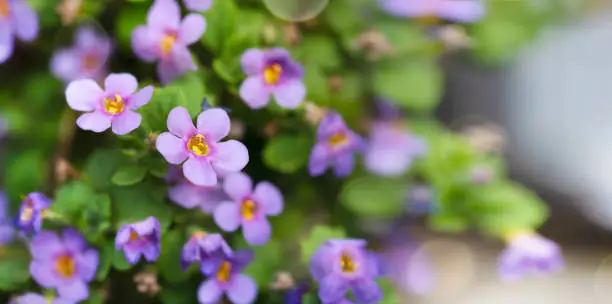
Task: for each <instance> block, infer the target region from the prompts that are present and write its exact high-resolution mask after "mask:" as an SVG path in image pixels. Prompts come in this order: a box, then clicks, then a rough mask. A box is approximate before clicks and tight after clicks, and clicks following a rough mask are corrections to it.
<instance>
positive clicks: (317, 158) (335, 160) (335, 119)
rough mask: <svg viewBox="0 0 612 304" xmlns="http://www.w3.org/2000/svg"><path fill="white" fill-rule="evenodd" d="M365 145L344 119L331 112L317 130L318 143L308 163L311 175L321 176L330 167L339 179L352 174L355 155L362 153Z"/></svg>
mask: <svg viewBox="0 0 612 304" xmlns="http://www.w3.org/2000/svg"><path fill="white" fill-rule="evenodd" d="M364 145H365V144H364V141H363V139H362V138H361V137H360V136H359V135H357V134H356V133H355V132H353V131H351V129H349V128H348V127H347V126H346V124H345V123H344V120H343V119H342V117H341V116H340V115H339V114H338V113H336V112H334V111H330V112H329V113H328V114H327V116H325V118H323V120H322V121H321V123H320V124H319V129H318V130H317V143H316V144H315V146H314V147H313V148H312V152H311V153H310V160H309V162H308V170H309V171H310V175H312V176H319V175H321V174H323V173H324V172H325V170H327V167H329V166H332V167H333V168H334V173H335V174H336V176H338V177H344V176H347V175H349V174H351V172H352V171H353V165H354V162H355V159H354V155H353V153H354V152H359V151H361V150H362V149H363V147H364Z"/></svg>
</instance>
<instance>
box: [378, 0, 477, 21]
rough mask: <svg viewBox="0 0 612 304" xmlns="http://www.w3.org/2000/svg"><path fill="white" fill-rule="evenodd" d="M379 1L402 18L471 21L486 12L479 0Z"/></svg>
mask: <svg viewBox="0 0 612 304" xmlns="http://www.w3.org/2000/svg"><path fill="white" fill-rule="evenodd" d="M378 3H379V4H380V7H381V8H382V9H383V10H384V11H386V12H387V13H389V14H391V15H393V16H396V17H401V18H423V17H438V18H441V19H445V20H449V21H454V22H461V23H471V22H476V21H478V20H480V19H482V17H483V16H484V14H485V7H484V4H483V3H482V1H478V0H378Z"/></svg>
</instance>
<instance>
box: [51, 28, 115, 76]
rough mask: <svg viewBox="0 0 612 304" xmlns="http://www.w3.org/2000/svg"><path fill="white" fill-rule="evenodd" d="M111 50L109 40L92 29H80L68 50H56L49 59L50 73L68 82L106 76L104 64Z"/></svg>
mask: <svg viewBox="0 0 612 304" xmlns="http://www.w3.org/2000/svg"><path fill="white" fill-rule="evenodd" d="M111 50H112V43H111V40H110V38H108V37H107V36H106V35H104V34H101V33H98V32H97V31H96V30H94V28H93V27H90V26H83V27H80V28H79V29H78V31H77V33H76V36H75V38H74V45H73V46H72V47H70V48H65V49H61V50H58V51H57V52H55V53H54V54H53V57H52V58H51V72H53V74H54V75H55V76H56V77H58V78H59V79H61V80H63V81H65V82H70V81H73V80H77V79H83V78H92V79H95V80H96V81H98V80H102V78H103V77H104V76H106V73H107V72H106V63H107V61H108V57H109V56H110V53H111Z"/></svg>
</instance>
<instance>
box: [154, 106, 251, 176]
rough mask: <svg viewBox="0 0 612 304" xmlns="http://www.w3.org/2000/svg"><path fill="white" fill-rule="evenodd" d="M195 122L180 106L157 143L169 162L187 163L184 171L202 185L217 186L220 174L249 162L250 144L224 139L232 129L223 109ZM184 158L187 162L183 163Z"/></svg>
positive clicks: (236, 170) (209, 113)
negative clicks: (194, 123) (166, 130)
mask: <svg viewBox="0 0 612 304" xmlns="http://www.w3.org/2000/svg"><path fill="white" fill-rule="evenodd" d="M196 125H197V127H195V126H194V125H193V121H192V120H191V116H189V112H187V109H185V108H183V107H176V108H174V109H172V111H170V113H169V114H168V130H169V131H170V132H164V133H162V134H160V135H159V137H158V138H157V141H156V147H157V150H158V151H159V153H161V154H162V155H163V156H164V158H165V159H166V161H167V162H169V163H171V164H174V165H178V164H181V163H182V164H183V167H182V169H183V175H184V176H185V178H187V180H189V181H190V182H191V183H193V184H195V185H198V186H214V185H216V184H217V179H218V176H219V175H221V176H224V175H227V174H229V173H233V172H239V171H240V170H242V169H243V168H244V167H245V166H246V164H247V163H248V162H249V153H248V150H247V148H246V147H245V146H244V145H243V144H242V143H241V142H239V141H237V140H233V139H230V140H227V141H224V142H220V140H221V139H223V138H224V137H226V136H227V135H228V134H229V131H230V119H229V116H228V115H227V113H226V112H225V111H223V110H221V109H216V108H215V109H210V110H206V111H203V112H202V113H200V115H198V118H197V123H196ZM183 162H184V163H183Z"/></svg>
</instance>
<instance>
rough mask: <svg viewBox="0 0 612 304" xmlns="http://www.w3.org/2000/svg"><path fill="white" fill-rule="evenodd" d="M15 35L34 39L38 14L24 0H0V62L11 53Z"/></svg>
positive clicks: (26, 39)
mask: <svg viewBox="0 0 612 304" xmlns="http://www.w3.org/2000/svg"><path fill="white" fill-rule="evenodd" d="M15 36H17V38H19V39H21V40H23V41H32V40H34V39H35V38H36V36H38V15H37V14H36V11H35V10H33V9H32V8H31V7H29V6H28V4H27V1H26V0H0V63H3V62H5V61H6V60H8V59H9V58H10V57H11V55H13V49H14V44H15V42H14V38H15Z"/></svg>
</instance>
